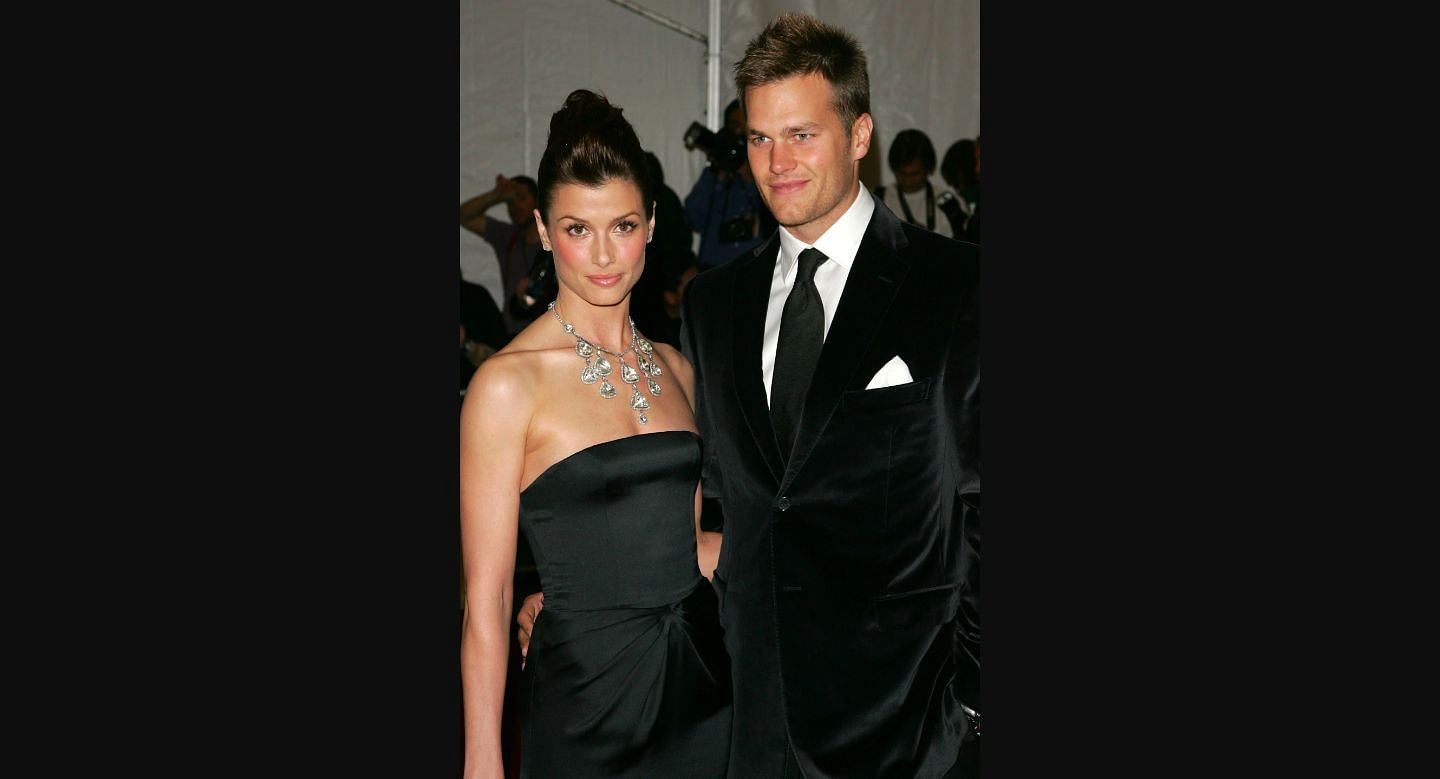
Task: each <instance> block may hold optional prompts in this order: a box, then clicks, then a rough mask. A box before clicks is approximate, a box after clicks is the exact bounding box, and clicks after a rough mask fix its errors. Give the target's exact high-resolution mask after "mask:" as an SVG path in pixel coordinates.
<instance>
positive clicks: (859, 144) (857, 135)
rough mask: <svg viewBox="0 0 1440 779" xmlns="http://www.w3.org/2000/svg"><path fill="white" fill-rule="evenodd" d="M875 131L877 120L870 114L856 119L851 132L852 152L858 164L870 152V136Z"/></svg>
mask: <svg viewBox="0 0 1440 779" xmlns="http://www.w3.org/2000/svg"><path fill="white" fill-rule="evenodd" d="M874 131H875V120H874V119H872V118H871V117H870V114H868V113H867V114H861V115H859V116H857V117H855V125H854V127H852V128H851V130H850V151H851V153H852V154H853V155H854V159H855V161H856V162H859V161H860V160H862V159H864V158H865V155H866V154H868V153H869V152H870V134H871V133H872V132H874Z"/></svg>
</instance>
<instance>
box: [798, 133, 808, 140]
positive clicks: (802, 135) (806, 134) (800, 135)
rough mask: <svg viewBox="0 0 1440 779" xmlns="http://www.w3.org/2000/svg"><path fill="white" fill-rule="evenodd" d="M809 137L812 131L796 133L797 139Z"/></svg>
mask: <svg viewBox="0 0 1440 779" xmlns="http://www.w3.org/2000/svg"><path fill="white" fill-rule="evenodd" d="M809 139H810V133H795V140H797V141H807V140H809Z"/></svg>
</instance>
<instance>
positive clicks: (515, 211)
mask: <svg viewBox="0 0 1440 779" xmlns="http://www.w3.org/2000/svg"><path fill="white" fill-rule="evenodd" d="M538 205H539V203H536V202H535V197H534V196H533V195H531V194H530V190H529V189H527V188H526V187H525V186H523V185H521V186H519V187H516V188H515V194H514V195H512V196H511V197H510V200H509V201H508V202H507V203H506V204H505V208H506V210H508V211H509V212H510V224H513V225H516V226H517V227H524V226H525V220H527V219H529V218H530V214H531V212H532V211H534V210H535V207H536V206H538Z"/></svg>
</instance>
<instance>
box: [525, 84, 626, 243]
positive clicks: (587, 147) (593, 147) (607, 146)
mask: <svg viewBox="0 0 1440 779" xmlns="http://www.w3.org/2000/svg"><path fill="white" fill-rule="evenodd" d="M621 113H622V110H621V109H620V108H619V107H617V106H614V105H611V104H610V101H609V100H606V99H605V98H604V97H602V96H600V95H597V94H595V93H594V92H591V91H590V90H588V89H577V90H575V91H574V92H571V93H570V96H569V97H567V98H565V105H563V106H561V107H560V110H559V111H556V112H555V114H554V116H551V117H550V137H549V141H548V142H547V143H546V145H545V156H543V157H541V158H540V218H541V219H544V220H546V221H549V218H550V204H551V202H553V201H554V199H555V190H556V188H558V187H560V186H563V185H565V184H580V185H582V186H586V187H598V186H600V185H602V184H604V183H605V182H607V181H609V180H610V179H626V180H628V181H631V182H633V183H634V184H635V187H636V188H637V189H639V190H640V197H641V199H642V200H644V202H645V217H646V218H647V219H648V218H649V217H650V211H651V204H652V203H653V202H654V197H653V196H652V195H653V193H652V192H651V189H650V176H649V169H648V167H647V165H646V163H645V151H644V150H643V149H641V148H640V139H639V138H638V137H636V136H635V128H633V127H631V126H630V123H629V122H627V121H625V117H623V116H621Z"/></svg>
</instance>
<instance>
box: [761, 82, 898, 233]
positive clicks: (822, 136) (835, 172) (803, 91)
mask: <svg viewBox="0 0 1440 779" xmlns="http://www.w3.org/2000/svg"><path fill="white" fill-rule="evenodd" d="M831 98H832V89H831V86H830V82H828V81H826V80H825V77H824V76H821V75H820V74H818V73H807V74H805V75H803V76H791V77H789V78H786V79H783V80H781V81H776V82H773V83H770V84H765V85H762V86H758V87H751V88H749V89H747V90H746V91H745V109H746V116H745V119H746V126H747V128H748V138H749V143H748V144H747V149H748V150H749V160H750V170H751V171H752V172H753V173H754V175H755V183H756V184H757V185H758V186H759V188H760V196H761V197H762V198H764V200H765V205H767V206H769V208H770V213H772V214H774V215H775V218H776V220H778V221H779V222H780V224H782V225H784V226H785V227H787V228H788V229H789V230H790V232H791V233H793V234H794V235H795V236H796V237H797V238H799V239H800V240H802V241H805V242H806V243H814V242H815V239H817V238H819V237H820V236H821V235H823V234H824V233H825V231H826V230H828V229H830V226H831V225H833V224H835V222H836V220H838V219H839V218H840V217H841V216H842V215H843V214H844V213H845V210H846V209H848V208H849V207H850V204H851V203H853V202H854V200H855V195H856V194H857V193H858V192H859V190H860V166H859V161H860V159H861V158H862V157H864V156H865V154H866V152H868V151H869V150H870V131H871V129H872V128H873V124H874V123H873V122H872V120H871V119H870V115H869V114H861V115H860V116H859V117H858V118H857V119H856V120H855V124H854V126H853V127H851V128H850V130H851V132H850V133H849V137H847V136H846V132H845V130H846V128H845V125H844V124H843V123H842V122H841V120H840V115H839V114H837V113H836V112H835V108H834V107H833V106H832V104H831Z"/></svg>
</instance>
